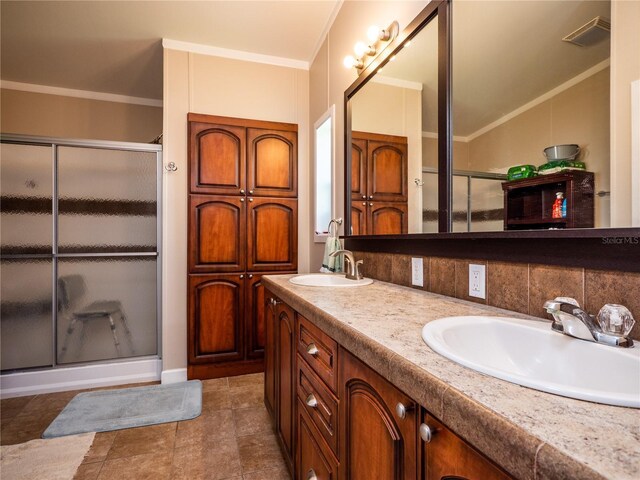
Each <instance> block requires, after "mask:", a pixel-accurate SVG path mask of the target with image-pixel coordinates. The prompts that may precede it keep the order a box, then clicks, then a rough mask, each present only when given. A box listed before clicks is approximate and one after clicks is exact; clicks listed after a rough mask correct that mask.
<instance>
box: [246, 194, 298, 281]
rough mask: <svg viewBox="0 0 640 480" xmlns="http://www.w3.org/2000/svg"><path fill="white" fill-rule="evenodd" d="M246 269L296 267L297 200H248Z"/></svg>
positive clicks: (262, 269) (288, 268)
mask: <svg viewBox="0 0 640 480" xmlns="http://www.w3.org/2000/svg"><path fill="white" fill-rule="evenodd" d="M248 200H249V203H248V221H247V270H249V271H254V272H255V271H269V270H271V271H273V270H280V271H282V270H296V269H297V268H298V201H297V200H296V199H286V198H257V197H250V198H248Z"/></svg>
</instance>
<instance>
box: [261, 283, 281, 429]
mask: <svg viewBox="0 0 640 480" xmlns="http://www.w3.org/2000/svg"><path fill="white" fill-rule="evenodd" d="M277 301H278V300H277V297H276V296H275V295H274V294H273V293H271V292H270V291H268V290H265V291H264V307H263V312H264V330H265V346H264V403H265V406H266V407H267V410H269V412H270V413H271V415H272V417H273V416H274V415H275V412H276V376H277V374H276V352H277V349H278V345H277V343H276V304H275V302H277Z"/></svg>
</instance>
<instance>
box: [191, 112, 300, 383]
mask: <svg viewBox="0 0 640 480" xmlns="http://www.w3.org/2000/svg"><path fill="white" fill-rule="evenodd" d="M188 128H189V175H188V178H189V225H188V229H189V238H188V245H189V247H188V248H189V251H188V268H189V270H188V279H187V285H188V295H189V301H188V307H187V309H188V312H187V315H188V354H189V363H188V377H189V379H194V378H197V379H207V378H217V377H224V376H230V375H242V374H246V373H254V372H259V371H262V370H263V368H264V347H265V325H264V308H265V298H264V288H263V286H262V282H261V279H262V276H263V275H267V274H270V273H295V272H296V271H297V268H298V251H297V250H298V199H297V196H298V185H297V175H298V172H297V166H298V158H297V153H298V126H297V125H293V124H288V123H276V122H264V121H258V120H247V119H239V118H228V117H217V116H211V115H201V114H194V113H190V114H189V115H188Z"/></svg>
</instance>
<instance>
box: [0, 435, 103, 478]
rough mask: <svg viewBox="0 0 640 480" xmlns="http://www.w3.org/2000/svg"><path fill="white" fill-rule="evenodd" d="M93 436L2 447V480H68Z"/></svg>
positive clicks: (0, 463)
mask: <svg viewBox="0 0 640 480" xmlns="http://www.w3.org/2000/svg"><path fill="white" fill-rule="evenodd" d="M94 436H95V433H93V432H92V433H84V434H82V435H70V436H68V437H60V438H52V439H49V440H31V441H30V442H26V443H19V444H17V445H3V446H2V453H1V461H0V472H1V473H0V475H2V478H3V480H4V479H5V478H6V479H7V480H9V479H11V480H22V479H25V480H26V479H29V480H71V479H72V478H73V476H74V475H75V473H76V470H77V469H78V467H79V466H80V464H81V463H82V459H83V458H84V456H85V454H86V453H87V452H88V451H89V447H91V444H92V443H93V437H94Z"/></svg>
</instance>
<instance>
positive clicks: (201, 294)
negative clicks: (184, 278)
mask: <svg viewBox="0 0 640 480" xmlns="http://www.w3.org/2000/svg"><path fill="white" fill-rule="evenodd" d="M243 277H244V275H242V274H222V275H189V315H188V316H189V328H188V330H189V332H188V333H189V363H217V362H228V361H231V360H240V359H242V357H243V355H244V352H243V345H242V318H243V315H244V279H243Z"/></svg>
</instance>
